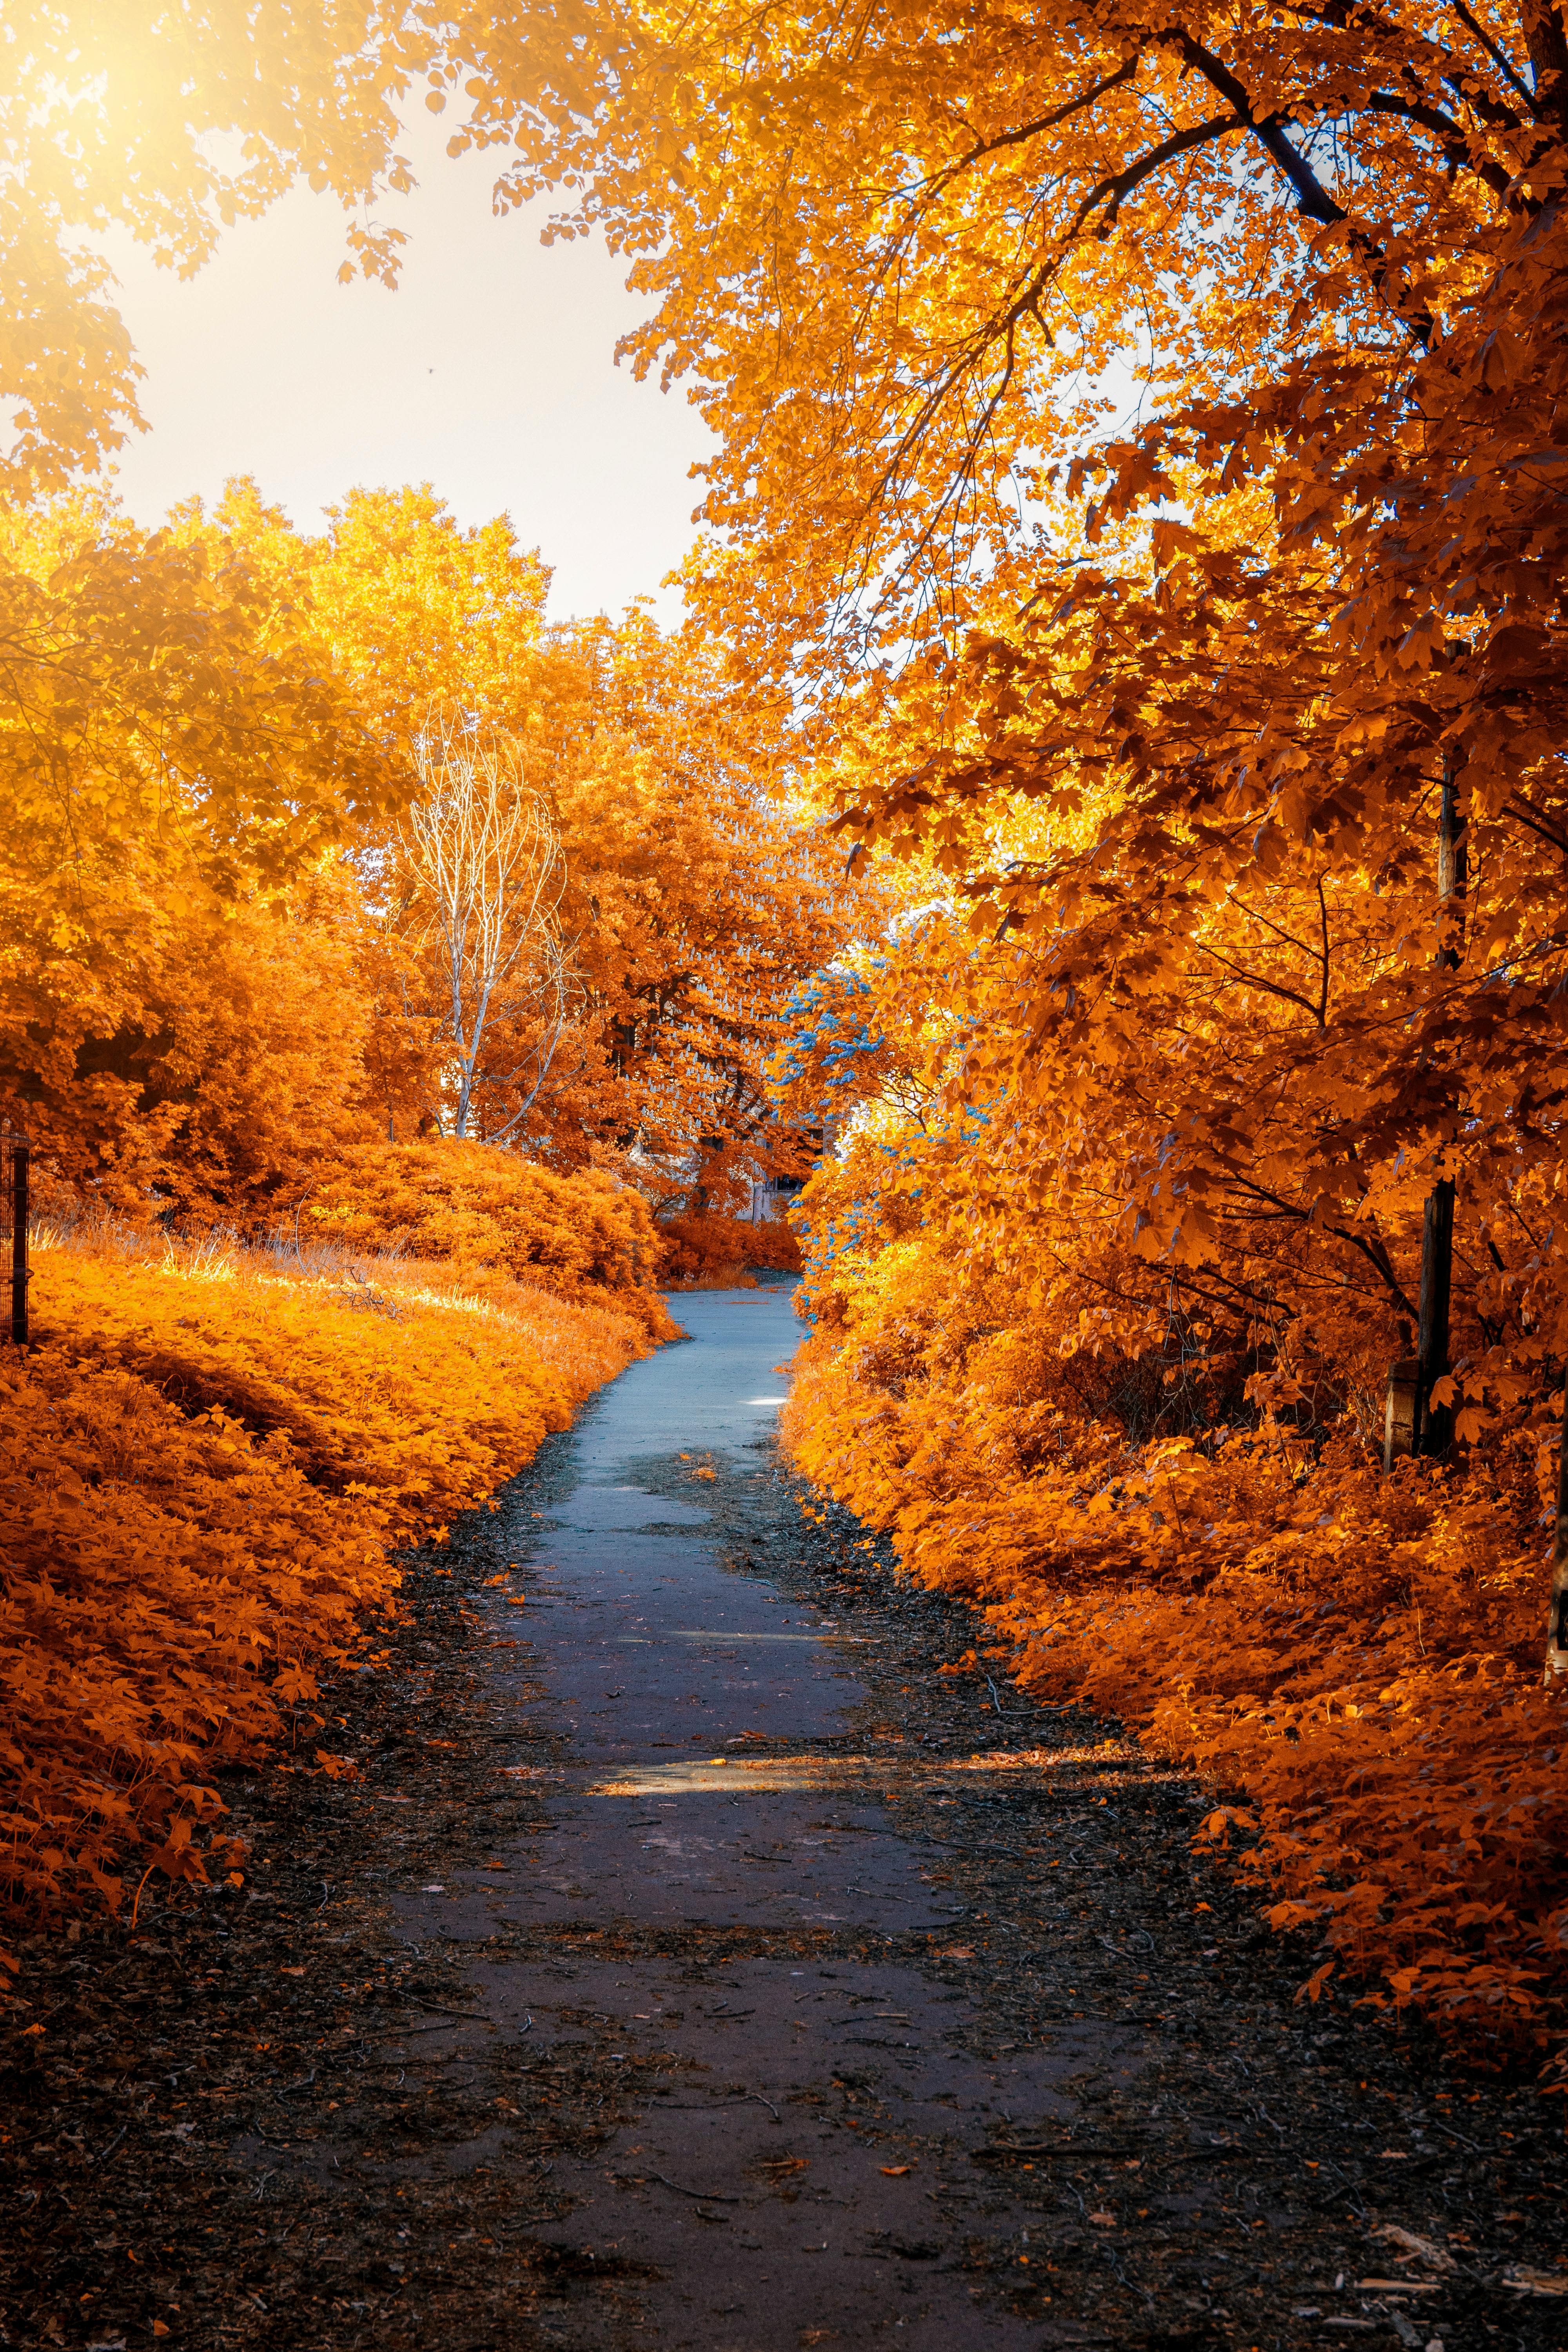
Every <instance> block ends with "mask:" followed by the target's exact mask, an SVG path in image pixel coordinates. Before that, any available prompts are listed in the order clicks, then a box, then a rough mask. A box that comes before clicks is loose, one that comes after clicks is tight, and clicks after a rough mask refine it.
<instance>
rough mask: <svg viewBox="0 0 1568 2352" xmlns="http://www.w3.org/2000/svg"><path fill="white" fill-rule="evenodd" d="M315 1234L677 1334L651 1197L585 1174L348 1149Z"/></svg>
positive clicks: (311, 1219)
mask: <svg viewBox="0 0 1568 2352" xmlns="http://www.w3.org/2000/svg"><path fill="white" fill-rule="evenodd" d="M300 1232H301V1233H302V1234H305V1235H306V1236H307V1237H313V1238H315V1239H318V1240H321V1241H335V1242H342V1243H345V1244H348V1245H349V1246H351V1247H352V1248H354V1249H364V1250H388V1249H393V1250H401V1251H404V1252H405V1253H406V1254H407V1255H409V1256H410V1257H416V1258H440V1259H443V1260H446V1261H447V1262H449V1263H450V1264H451V1265H455V1266H458V1267H459V1268H461V1269H462V1270H463V1271H465V1272H466V1273H468V1274H469V1275H471V1276H474V1277H476V1278H479V1277H484V1276H501V1277H502V1278H509V1279H510V1280H511V1281H514V1282H528V1283H536V1284H538V1285H539V1286H541V1287H542V1288H543V1289H546V1290H550V1291H553V1292H554V1293H555V1294H556V1296H557V1297H562V1298H569V1299H573V1300H574V1301H576V1303H577V1304H579V1305H581V1306H592V1305H598V1306H606V1307H613V1308H614V1309H615V1310H616V1313H617V1314H621V1315H631V1316H635V1317H636V1318H637V1320H638V1321H639V1322H640V1323H641V1324H642V1325H643V1327H644V1328H645V1329H646V1330H647V1331H648V1332H649V1333H650V1334H651V1336H652V1337H654V1338H655V1339H672V1338H673V1337H674V1336H675V1326H674V1324H672V1323H671V1321H670V1320H669V1318H668V1314H667V1313H666V1312H665V1309H664V1308H663V1307H662V1306H661V1305H660V1303H659V1300H658V1295H657V1293H656V1291H655V1289H654V1287H653V1286H654V1284H655V1282H656V1281H657V1279H658V1275H659V1272H660V1269H661V1266H662V1264H663V1255H664V1252H663V1245H662V1243H661V1241H660V1238H659V1234H658V1227H657V1226H656V1225H655V1223H654V1221H653V1216H652V1213H651V1211H650V1210H649V1208H648V1205H647V1202H646V1201H645V1200H644V1199H643V1197H642V1195H641V1193H640V1192H635V1191H634V1190H633V1189H632V1188H631V1187H630V1186H629V1185H625V1184H621V1183H618V1182H617V1181H616V1179H615V1178H614V1177H612V1176H606V1175H603V1174H601V1173H599V1172H598V1171H595V1170H592V1169H589V1170H584V1171H581V1172H579V1173H578V1174H575V1175H572V1176H558V1175H555V1174H554V1173H552V1171H551V1170H549V1169H547V1168H540V1167H538V1166H536V1165H535V1164H534V1162H533V1161H532V1160H524V1159H521V1157H520V1156H519V1155H518V1154H517V1153H516V1152H514V1151H505V1150H500V1148H499V1146H496V1145H493V1144H485V1143H457V1142H451V1141H442V1142H437V1143H366V1144H358V1145H355V1146H354V1147H353V1149H352V1150H347V1151H345V1152H343V1153H342V1156H341V1158H340V1159H339V1160H336V1161H335V1162H334V1163H333V1164H332V1165H331V1167H330V1168H329V1169H328V1170H327V1171H326V1173H325V1174H324V1175H323V1176H322V1178H321V1181H319V1183H318V1184H317V1185H316V1187H315V1189H314V1190H313V1192H311V1193H310V1197H309V1199H308V1200H307V1202H305V1204H304V1206H303V1208H302V1210H301V1213H300Z"/></svg>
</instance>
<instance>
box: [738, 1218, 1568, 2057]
mask: <svg viewBox="0 0 1568 2352" xmlns="http://www.w3.org/2000/svg"><path fill="white" fill-rule="evenodd" d="M876 1239H877V1240H878V1241H879V1242H880V1243H881V1244H882V1245H881V1246H880V1247H872V1246H863V1247H862V1249H861V1251H860V1252H859V1253H858V1254H857V1253H856V1252H855V1251H853V1250H849V1249H841V1250H840V1252H839V1254H838V1255H837V1258H836V1259H835V1260H834V1261H833V1262H832V1263H831V1265H830V1266H829V1265H826V1264H825V1265H824V1266H823V1267H822V1268H820V1269H819V1278H818V1296H817V1302H816V1303H817V1305H818V1307H819V1310H820V1319H819V1323H818V1328H817V1329H816V1332H815V1333H814V1335H813V1336H812V1338H811V1339H809V1340H808V1341H807V1343H806V1345H805V1349H803V1351H802V1354H801V1357H800V1358H799V1360H798V1361H797V1380H796V1384H795V1391H794V1395H793V1397H792V1400H791V1402H790V1404H789V1406H788V1408H787V1409H786V1412H785V1416H784V1436H785V1442H786V1444H788V1445H789V1447H790V1448H791V1450H792V1452H793V1454H794V1455H795V1460H796V1461H797V1462H798V1464H799V1465H800V1467H801V1469H802V1470H803V1471H804V1472H805V1474H806V1475H807V1476H809V1477H810V1478H812V1479H813V1480H815V1481H816V1482H817V1483H818V1484H820V1485H821V1486H825V1487H826V1488H828V1489H829V1490H830V1491H831V1492H832V1493H834V1494H835V1495H837V1496H839V1497H840V1498H841V1500H842V1501H843V1502H844V1503H845V1504H846V1505H847V1506H848V1507H849V1508H850V1509H852V1510H854V1511H856V1512H857V1513H858V1515H859V1516H860V1517H862V1518H863V1519H864V1520H865V1521H866V1522H867V1523H868V1525H870V1526H872V1527H875V1528H882V1529H885V1530H887V1531H888V1532H889V1534H890V1535H891V1536H892V1538H893V1540H894V1542H895V1543H896V1545H897V1548H898V1551H899V1554H900V1560H901V1562H902V1565H903V1567H904V1569H905V1570H906V1571H907V1572H908V1573H909V1574H910V1576H911V1577H912V1578H913V1579H914V1580H916V1581H918V1582H920V1583H921V1584H924V1585H927V1586H930V1587H932V1588H937V1589H941V1590H943V1591H950V1592H952V1593H955V1594H957V1595H960V1596H962V1597H963V1598H964V1599H966V1600H969V1601H973V1602H974V1603H975V1604H976V1605H977V1606H978V1607H979V1608H980V1609H981V1610H982V1611H983V1612H984V1616H985V1618H986V1619H987V1621H988V1622H989V1623H990V1625H991V1626H992V1628H993V1629H994V1633H995V1635H996V1647H995V1649H994V1650H993V1651H991V1652H990V1653H989V1655H990V1657H991V1658H993V1659H994V1660H996V1661H998V1662H1005V1664H1006V1665H1007V1667H1008V1670H1009V1671H1010V1672H1011V1673H1013V1674H1014V1675H1016V1678H1017V1679H1018V1681H1019V1682H1021V1683H1022V1684H1023V1685H1025V1686H1026V1687H1027V1688H1029V1689H1030V1690H1033V1691H1036V1692H1038V1693H1041V1694H1050V1695H1053V1696H1059V1697H1063V1698H1068V1697H1070V1698H1077V1699H1082V1700H1084V1701H1087V1702H1088V1703H1089V1705H1091V1706H1096V1707H1099V1708H1101V1709H1106V1710H1110V1711H1114V1712H1115V1713H1117V1714H1119V1715H1120V1716H1121V1717H1123V1718H1124V1719H1125V1720H1126V1721H1127V1722H1129V1723H1130V1724H1131V1725H1133V1726H1135V1727H1138V1729H1139V1730H1140V1732H1141V1733H1142V1736H1143V1737H1144V1738H1146V1739H1147V1740H1148V1741H1149V1742H1150V1743H1151V1744H1152V1745H1153V1746H1156V1747H1157V1748H1160V1749H1161V1750H1163V1752H1166V1753H1169V1754H1172V1755H1174V1756H1177V1757H1180V1758H1183V1759H1186V1760H1188V1761H1189V1762H1191V1763H1192V1764H1194V1765H1195V1766H1196V1767H1197V1768H1198V1769H1199V1770H1200V1771H1201V1772H1202V1773H1203V1774H1204V1775H1205V1777H1206V1778H1208V1779H1209V1780H1212V1782H1213V1783H1214V1784H1215V1787H1216V1789H1217V1790H1220V1791H1221V1792H1235V1791H1240V1792H1242V1793H1243V1795H1244V1797H1245V1802H1244V1803H1243V1804H1242V1805H1241V1806H1239V1807H1236V1806H1229V1805H1217V1806H1216V1810H1215V1812H1214V1814H1213V1815H1212V1816H1211V1819H1210V1822H1209V1825H1208V1832H1207V1833H1208V1835H1209V1836H1211V1837H1212V1838H1213V1839H1215V1841H1217V1842H1218V1843H1229V1842H1230V1841H1231V1840H1232V1839H1233V1838H1235V1837H1236V1836H1237V1833H1239V1835H1240V1839H1241V1843H1242V1851H1241V1853H1240V1857H1239V1867H1240V1868H1241V1870H1242V1871H1243V1873H1244V1874H1246V1875H1247V1877H1248V1878H1249V1879H1250V1880H1251V1881H1252V1882H1253V1883H1255V1884H1257V1885H1258V1886H1259V1887H1260V1888H1265V1889H1267V1890H1268V1892H1269V1893H1270V1895H1272V1898H1273V1900H1272V1902H1271V1905H1270V1907H1269V1909H1268V1914H1267V1916H1268V1918H1269V1920H1270V1922H1271V1924H1272V1925H1273V1926H1274V1927H1276V1928H1279V1929H1311V1930H1313V1931H1315V1933H1316V1936H1317V1938H1318V1948H1317V1953H1316V1957H1315V1960H1314V1964H1313V1967H1312V1971H1311V1974H1310V1979H1309V1981H1308V1984H1307V1985H1306V1986H1305V1987H1304V1988H1303V1990H1304V1991H1306V1992H1308V1993H1309V1994H1310V1997H1311V1998H1312V1999H1314V2000H1316V1999H1318V1998H1319V1997H1320V1996H1321V1992H1322V1990H1323V1988H1324V1986H1325V1985H1326V1984H1327V1983H1328V1982H1329V1981H1330V1979H1332V1978H1334V1977H1336V1976H1338V1977H1339V1978H1341V1979H1343V1980H1345V1981H1346V1982H1355V1983H1358V1984H1360V1985H1361V1986H1362V1987H1363V1988H1364V1990H1363V1994H1362V1997H1363V1999H1365V2000H1370V2001H1372V2002H1373V2003H1374V2004H1377V2005H1392V2006H1394V2007H1395V2008H1401V2009H1403V2008H1407V2007H1419V2008H1421V2009H1423V2010H1425V2011H1426V2012H1427V2013H1428V2014H1429V2015H1430V2016H1432V2017H1433V2019H1434V2020H1435V2021H1436V2022H1437V2023H1438V2024H1439V2025H1440V2026H1443V2027H1445V2028H1448V2029H1451V2030H1454V2031H1458V2030H1460V2029H1461V2028H1462V2029H1463V2030H1465V2031H1466V2032H1470V2033H1472V2034H1473V2033H1474V2032H1475V2030H1476V2029H1477V2028H1478V2027H1479V2028H1484V2029H1485V2030H1486V2032H1488V2034H1489V2036H1495V2037H1500V2038H1503V2039H1507V2038H1510V2037H1511V2036H1515V2035H1517V2034H1519V2033H1520V2032H1524V2033H1526V2034H1530V2033H1533V2034H1534V2035H1535V2037H1536V2038H1537V2039H1538V2040H1539V2039H1540V2038H1541V2037H1542V2035H1543V2034H1545V2033H1547V2032H1549V2031H1550V2030H1551V2029H1552V2027H1553V2025H1560V2024H1561V2022H1562V2021H1563V2014H1564V2009H1565V2006H1568V1783H1565V1782H1564V1780H1563V1772H1562V1769H1561V1753H1562V1746H1563V1701H1562V1698H1561V1697H1560V1696H1557V1695H1554V1694H1551V1693H1548V1692H1546V1691H1544V1690H1542V1687H1541V1664H1540V1657H1541V1642H1542V1619H1543V1613H1544V1591H1545V1576H1544V1571H1543V1567H1542V1547H1543V1544H1544V1543H1545V1541H1546V1533H1545V1527H1544V1525H1543V1522H1542V1513H1543V1509H1544V1508H1545V1507H1546V1505H1547V1503H1548V1501H1549V1492H1548V1490H1549V1488H1550V1484H1551V1477H1552V1471H1553V1468H1554V1464H1553V1461H1552V1447H1551V1445H1550V1444H1549V1443H1545V1444H1543V1442H1542V1433H1532V1432H1531V1431H1528V1430H1525V1429H1520V1430H1518V1431H1516V1433H1514V1434H1513V1436H1511V1437H1510V1438H1507V1439H1505V1440H1503V1441H1501V1442H1500V1443H1499V1444H1497V1445H1496V1447H1495V1448H1494V1449H1493V1451H1492V1453H1491V1454H1490V1456H1489V1458H1488V1459H1487V1460H1486V1461H1485V1462H1483V1461H1481V1460H1480V1459H1479V1457H1478V1458H1477V1459H1475V1460H1474V1461H1473V1462H1472V1463H1471V1464H1470V1465H1468V1467H1454V1468H1451V1469H1450V1468H1445V1467H1442V1466H1438V1465H1433V1464H1430V1463H1423V1462H1406V1463H1405V1464H1403V1465H1400V1466H1399V1468H1398V1469H1397V1471H1396V1473H1395V1475H1394V1476H1392V1477H1390V1478H1386V1479H1385V1478H1384V1477H1383V1476H1382V1475H1381V1474H1380V1472H1379V1470H1378V1468H1377V1467H1376V1465H1374V1464H1373V1462H1372V1461H1371V1460H1370V1459H1369V1458H1368V1455H1367V1453H1366V1450H1365V1448H1364V1447H1363V1445H1361V1444H1358V1443H1357V1441H1356V1439H1355V1436H1354V1434H1353V1433H1352V1429H1351V1427H1350V1424H1349V1423H1348V1422H1342V1423H1340V1424H1339V1426H1338V1428H1337V1429H1336V1430H1335V1431H1334V1432H1332V1433H1331V1434H1330V1435H1329V1436H1328V1437H1327V1438H1326V1439H1323V1440H1321V1442H1320V1444H1319V1445H1318V1446H1317V1448H1316V1449H1314V1447H1313V1446H1312V1445H1310V1444H1307V1443H1305V1442H1302V1441H1300V1440H1299V1439H1292V1438H1288V1437H1283V1436H1279V1435H1271V1434H1269V1433H1268V1431H1267V1430H1265V1431H1262V1432H1258V1433H1252V1432H1245V1431H1237V1432H1226V1431H1223V1430H1222V1431H1219V1432H1217V1433H1211V1434H1210V1435H1209V1436H1207V1437H1205V1439H1204V1440H1203V1441H1202V1442H1201V1443H1197V1442H1194V1439H1193V1438H1192V1437H1190V1436H1175V1437H1169V1438H1164V1439H1162V1440H1156V1441H1154V1442H1152V1443H1150V1444H1145V1445H1142V1446H1139V1445H1134V1444H1129V1443H1128V1441H1127V1439H1126V1437H1125V1435H1124V1433H1123V1432H1122V1430H1121V1428H1120V1427H1119V1426H1117V1424H1116V1423H1114V1422H1113V1421H1111V1420H1110V1418H1109V1417H1098V1418H1096V1417H1091V1416H1089V1414H1087V1413H1086V1412H1084V1411H1083V1410H1082V1409H1081V1406H1080V1405H1079V1404H1077V1403H1075V1402H1074V1400H1073V1399H1072V1398H1071V1396H1070V1395H1068V1394H1067V1393H1065V1392H1064V1390H1063V1366H1062V1360H1061V1359H1060V1357H1059V1356H1058V1354H1057V1351H1056V1349H1055V1346H1054V1343H1053V1339H1052V1335H1050V1334H1049V1333H1048V1331H1042V1330H1041V1328H1039V1326H1038V1324H1037V1322H1035V1321H1033V1320H1032V1319H1031V1318H1030V1316H1029V1314H1028V1312H1027V1308H1026V1307H1025V1310H1024V1311H1023V1312H1022V1313H1020V1311H1019V1309H1018V1306H1017V1304H1016V1301H1009V1299H1008V1298H1007V1297H1006V1295H1005V1292H1002V1291H1001V1290H1000V1289H994V1290H990V1291H988V1290H987V1289H986V1288H985V1286H984V1284H982V1283H980V1282H978V1281H973V1276H972V1274H970V1273H968V1271H967V1270H965V1273H964V1274H963V1275H961V1274H960V1273H955V1272H954V1270H953V1269H952V1266H949V1267H947V1268H946V1269H944V1268H943V1266H942V1262H941V1258H940V1255H939V1253H938V1252H937V1250H936V1249H935V1248H934V1247H933V1246H932V1245H931V1238H930V1236H929V1234H921V1233H915V1234H910V1235H908V1236H906V1237H904V1238H903V1239H901V1240H900V1239H898V1238H892V1239H889V1238H888V1237H887V1235H886V1233H885V1230H884V1231H883V1232H881V1233H879V1234H877V1235H876ZM966 1278H967V1279H970V1280H972V1281H973V1287H972V1288H970V1289H969V1290H968V1292H967V1295H966V1294H965V1279H966ZM1549 1519H1550V1513H1549V1512H1547V1520H1548V1522H1549ZM993 1671H995V1668H994V1667H993Z"/></svg>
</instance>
